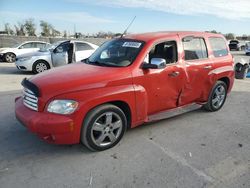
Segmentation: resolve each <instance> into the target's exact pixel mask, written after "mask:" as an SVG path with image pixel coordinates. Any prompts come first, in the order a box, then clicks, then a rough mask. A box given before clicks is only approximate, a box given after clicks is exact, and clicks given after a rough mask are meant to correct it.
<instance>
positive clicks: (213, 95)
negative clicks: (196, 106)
mask: <svg viewBox="0 0 250 188" xmlns="http://www.w3.org/2000/svg"><path fill="white" fill-rule="evenodd" d="M222 88H223V89H222ZM219 89H221V92H222V90H224V91H223V93H224V96H223V99H222V95H223V94H222V95H221V97H218V98H217V92H218V91H219ZM226 98H227V85H226V83H225V82H223V81H220V80H219V81H217V82H216V83H215V84H214V86H213V88H212V90H211V92H210V94H209V98H208V101H207V103H206V104H205V105H204V106H203V107H204V109H205V110H207V111H210V112H215V111H218V110H220V109H221V108H222V106H223V105H224V103H225V101H226ZM216 100H218V101H217V104H216V102H215V101H216Z"/></svg>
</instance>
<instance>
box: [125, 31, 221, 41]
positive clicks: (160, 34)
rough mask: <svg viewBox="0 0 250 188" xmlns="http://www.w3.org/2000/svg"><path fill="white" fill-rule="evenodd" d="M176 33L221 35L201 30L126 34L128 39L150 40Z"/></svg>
mask: <svg viewBox="0 0 250 188" xmlns="http://www.w3.org/2000/svg"><path fill="white" fill-rule="evenodd" d="M176 35H190V36H192V35H201V36H215V37H221V36H222V35H221V34H215V33H209V32H199V31H159V32H150V33H141V34H130V35H126V36H124V38H128V39H136V40H142V41H145V42H148V41H150V40H157V39H161V38H166V37H170V36H176Z"/></svg>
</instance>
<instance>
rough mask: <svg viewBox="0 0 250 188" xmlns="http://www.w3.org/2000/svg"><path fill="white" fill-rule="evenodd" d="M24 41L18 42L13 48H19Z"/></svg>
mask: <svg viewBox="0 0 250 188" xmlns="http://www.w3.org/2000/svg"><path fill="white" fill-rule="evenodd" d="M21 44H22V43H17V44H15V45H13V46H12V48H17V47H18V46H20V45H21Z"/></svg>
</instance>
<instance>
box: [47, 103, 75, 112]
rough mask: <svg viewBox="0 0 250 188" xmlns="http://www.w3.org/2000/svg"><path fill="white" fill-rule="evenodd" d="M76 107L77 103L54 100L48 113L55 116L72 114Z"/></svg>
mask: <svg viewBox="0 0 250 188" xmlns="http://www.w3.org/2000/svg"><path fill="white" fill-rule="evenodd" d="M77 107H78V102H76V101H73V100H54V101H52V102H51V103H50V104H49V106H48V108H47V111H48V112H52V113H56V114H72V113H73V112H74V111H75V110H76V109H77Z"/></svg>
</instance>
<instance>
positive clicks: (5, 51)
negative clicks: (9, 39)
mask: <svg viewBox="0 0 250 188" xmlns="http://www.w3.org/2000/svg"><path fill="white" fill-rule="evenodd" d="M48 45H50V44H49V43H47V42H42V41H27V42H23V43H21V44H16V45H15V46H13V47H9V48H0V59H2V60H3V61H5V62H8V63H12V62H15V60H16V57H17V56H20V55H24V54H26V53H30V52H36V51H38V50H39V49H40V48H45V47H46V46H48Z"/></svg>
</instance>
